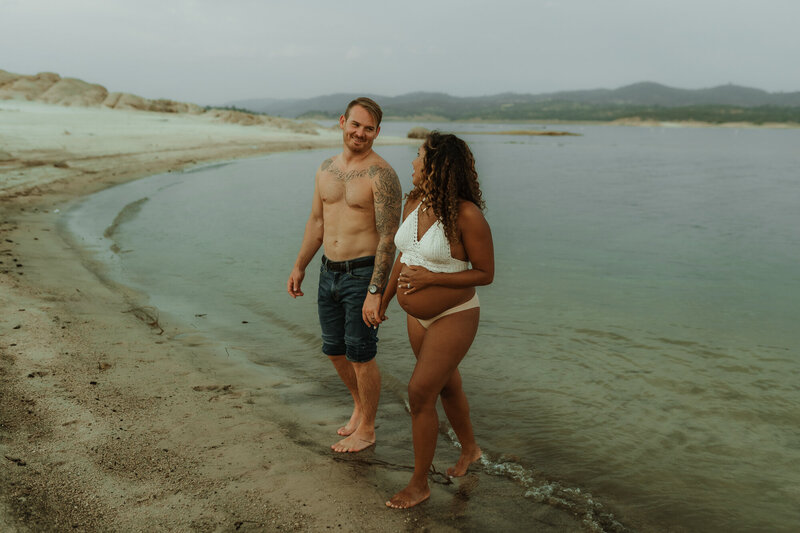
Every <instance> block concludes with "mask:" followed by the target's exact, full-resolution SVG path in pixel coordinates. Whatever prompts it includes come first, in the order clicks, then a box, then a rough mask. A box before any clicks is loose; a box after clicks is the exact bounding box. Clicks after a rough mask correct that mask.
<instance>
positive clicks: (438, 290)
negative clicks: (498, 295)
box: [397, 265, 475, 320]
mask: <svg viewBox="0 0 800 533" xmlns="http://www.w3.org/2000/svg"><path fill="white" fill-rule="evenodd" d="M435 276H436V274H435V273H433V272H431V271H429V270H427V269H426V268H424V267H420V266H408V265H403V270H402V271H401V272H400V277H399V278H398V282H397V303H399V304H400V307H402V308H403V310H404V311H405V312H406V313H408V314H409V315H411V316H413V317H416V318H422V319H423V320H424V319H428V318H433V317H435V316H436V315H438V314H440V313H441V312H443V311H446V310H447V309H450V308H451V307H455V306H456V305H458V304H461V303H464V302H466V301H467V300H469V299H470V298H472V295H473V294H475V288H474V287H464V288H458V289H455V288H450V287H442V286H439V285H434V284H433V281H434V280H435ZM409 284H410V285H411V287H410V288H409V287H408V285H409Z"/></svg>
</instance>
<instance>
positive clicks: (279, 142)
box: [0, 101, 582, 531]
mask: <svg viewBox="0 0 800 533" xmlns="http://www.w3.org/2000/svg"><path fill="white" fill-rule="evenodd" d="M10 108H13V109H18V110H16V111H15V110H9V109H10ZM0 140H2V146H3V148H2V150H3V152H2V153H0V179H2V181H0V261H2V264H0V331H2V337H0V391H2V398H0V494H2V496H0V529H3V531H7V530H8V531H28V530H42V529H45V530H66V529H73V528H77V529H79V530H90V531H92V530H125V531H145V530H147V531H150V530H175V529H178V530H188V529H200V530H262V531H263V530H282V531H286V530H289V531H324V530H338V531H364V530H367V531H406V530H408V531H414V530H421V529H423V528H427V529H428V530H436V531H453V530H455V529H454V528H453V527H452V526H451V525H449V520H443V517H441V516H438V515H436V514H435V513H429V512H426V509H428V510H430V509H431V507H430V506H429V507H426V506H421V507H419V508H416V509H413V510H410V511H408V512H396V511H392V510H387V509H384V508H383V502H384V501H385V499H386V498H387V497H388V496H389V494H387V493H385V491H384V490H383V487H382V486H381V483H379V481H380V479H379V477H380V476H385V475H386V474H385V473H382V472H380V471H378V469H379V467H376V466H369V465H371V463H370V462H369V458H368V457H367V458H366V460H364V461H361V460H359V458H360V457H363V456H364V454H356V455H352V456H343V457H339V456H335V454H333V453H332V452H330V451H329V450H327V445H328V444H329V443H328V442H327V441H321V440H320V436H319V434H320V430H319V428H313V427H309V428H305V427H300V426H297V425H292V424H286V423H284V422H282V421H281V417H280V416H278V414H279V411H280V410H281V404H280V402H279V401H278V400H277V395H276V394H275V393H273V392H272V391H271V390H270V387H269V385H268V384H265V383H264V376H263V375H262V374H260V373H257V372H248V371H247V370H243V368H242V365H241V364H240V363H239V362H238V361H236V360H235V358H232V359H223V358H220V357H218V356H217V355H216V354H215V353H214V350H212V349H209V347H208V346H203V345H198V344H196V343H193V342H191V341H187V340H186V339H181V337H182V336H183V335H182V334H183V333H185V331H183V330H181V329H180V328H181V326H180V325H179V324H173V323H171V322H170V321H169V319H166V320H162V321H161V322H159V321H158V320H156V321H153V320H152V316H148V315H147V314H144V313H141V312H136V309H135V308H134V307H133V303H134V301H135V300H134V299H133V298H130V297H129V296H128V295H126V294H125V293H124V291H121V290H120V288H119V287H117V286H115V285H114V284H113V283H109V282H108V281H106V280H103V279H102V277H100V276H98V275H97V274H95V273H94V272H93V271H92V270H91V269H90V268H87V266H86V264H85V260H84V259H83V257H82V252H81V250H80V249H79V248H78V247H77V246H76V245H75V244H74V243H71V242H70V240H69V239H66V240H65V239H64V236H63V235H62V234H61V231H60V230H59V224H60V220H61V213H62V212H63V211H65V210H66V207H67V206H68V205H70V204H72V203H74V202H76V201H79V200H80V199H81V198H82V197H84V196H87V195H89V194H92V193H94V192H98V191H100V190H102V189H105V188H108V187H112V186H115V185H118V184H121V183H125V182H128V181H132V180H135V179H139V178H142V177H146V176H150V175H154V174H160V173H165V172H170V171H178V170H185V169H188V168H193V167H196V166H199V165H205V164H210V163H214V162H221V161H230V160H234V159H240V158H245V157H254V156H262V155H265V154H267V153H271V152H276V151H289V150H303V149H314V148H331V149H332V150H336V149H339V148H340V146H341V136H340V134H339V133H338V132H331V131H328V132H326V131H325V130H324V128H320V131H319V134H318V135H316V136H315V135H311V134H308V133H298V132H294V131H291V130H288V129H281V128H278V127H274V126H242V125H238V124H225V123H221V122H219V121H216V120H214V119H213V118H212V117H204V116H197V115H176V114H169V113H152V112H142V111H120V110H103V109H92V108H64V107H60V106H50V105H45V104H29V103H19V102H11V103H7V102H2V101H0ZM382 141H383V142H382V143H377V144H378V145H380V144H385V143H386V142H414V141H407V140H403V139H400V138H396V139H382ZM310 356H311V355H310ZM326 437H327V435H326ZM328 438H332V437H328ZM365 465H367V466H365ZM401 475H402V476H405V475H406V473H405V472H402V473H401ZM433 488H434V489H435V491H436V492H437V493H438V494H437V497H438V498H442V497H443V496H444V495H447V494H450V495H451V497H452V498H454V497H455V495H457V494H456V493H458V492H459V490H460V489H459V484H458V482H456V483H455V484H454V486H451V487H447V488H440V487H438V486H436V487H433ZM462 488H463V487H462ZM464 490H466V489H464ZM454 494H455V495H454ZM462 496H463V495H462ZM531 505H532V509H531V515H532V519H533V520H536V521H537V522H538V523H540V524H541V526H542V528H543V529H541V530H542V531H548V530H552V531H580V530H582V527H581V525H580V520H579V519H578V518H576V517H572V516H571V515H569V514H568V513H565V512H563V511H559V510H557V509H555V508H553V507H551V506H548V505H546V504H534V503H531ZM432 515H433V516H432ZM548 524H549V525H548Z"/></svg>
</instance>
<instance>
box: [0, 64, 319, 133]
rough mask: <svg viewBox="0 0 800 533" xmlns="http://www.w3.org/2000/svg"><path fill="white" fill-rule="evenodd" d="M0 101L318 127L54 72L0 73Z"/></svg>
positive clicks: (306, 128)
mask: <svg viewBox="0 0 800 533" xmlns="http://www.w3.org/2000/svg"><path fill="white" fill-rule="evenodd" d="M0 100H28V101H32V102H45V103H48V104H58V105H65V106H84V107H99V106H104V107H109V108H111V109H132V110H137V111H153V112H158V113H189V114H193V115H200V114H204V113H205V114H208V115H209V116H211V117H213V118H216V119H218V120H219V121H220V122H227V123H230V124H241V125H243V126H254V125H269V126H272V127H277V128H281V129H286V130H290V131H293V132H295V133H307V134H312V135H316V134H318V131H317V130H318V129H319V125H317V124H314V123H313V122H298V121H296V120H291V119H286V118H277V117H270V116H267V115H256V114H252V113H245V112H242V111H232V110H224V109H210V110H208V111H206V110H205V109H203V108H202V107H200V106H199V105H197V104H190V103H186V102H176V101H174V100H166V99H157V100H150V99H148V98H142V97H141V96H136V95H135V94H129V93H120V92H112V93H109V92H108V90H107V89H106V88H105V87H103V86H102V85H97V84H92V83H87V82H85V81H83V80H79V79H75V78H62V77H61V76H59V75H58V74H55V73H53V72H40V73H39V74H35V75H32V76H26V75H23V74H14V73H12V72H7V71H5V70H0Z"/></svg>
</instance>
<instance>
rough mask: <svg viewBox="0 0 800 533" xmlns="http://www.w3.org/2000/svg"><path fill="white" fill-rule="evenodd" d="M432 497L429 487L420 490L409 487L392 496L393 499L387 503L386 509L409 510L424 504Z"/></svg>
mask: <svg viewBox="0 0 800 533" xmlns="http://www.w3.org/2000/svg"><path fill="white" fill-rule="evenodd" d="M430 495H431V489H430V488H428V487H425V488H424V489H422V490H420V489H415V488H411V486H410V485H409V486H408V487H406V488H404V489H403V490H401V491H400V492H398V493H397V494H395V495H394V496H392V498H391V499H390V500H389V501H388V502H386V507H391V508H392V509H408V508H410V507H414V506H415V505H419V504H420V503H422V502H424V501H425V500H427V499H428V498H429V497H430Z"/></svg>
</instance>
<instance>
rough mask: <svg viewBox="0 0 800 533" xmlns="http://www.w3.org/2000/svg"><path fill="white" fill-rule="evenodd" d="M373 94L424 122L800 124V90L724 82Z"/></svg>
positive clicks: (301, 102) (310, 110)
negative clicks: (527, 91)
mask: <svg viewBox="0 0 800 533" xmlns="http://www.w3.org/2000/svg"><path fill="white" fill-rule="evenodd" d="M356 96H358V95H355V94H332V95H327V96H318V97H315V98H309V99H291V100H275V99H261V100H248V101H240V102H236V103H235V104H236V105H241V106H243V107H247V108H249V109H255V110H258V111H262V112H266V113H269V114H273V115H278V116H290V117H301V118H320V117H326V118H332V119H335V118H338V117H339V114H340V113H341V112H342V110H343V109H344V107H345V106H346V105H347V102H349V101H350V100H352V99H353V98H355V97H356ZM370 96H372V97H374V98H375V99H376V100H377V101H378V102H379V103H380V104H381V107H383V111H384V116H386V117H392V118H400V119H414V120H419V119H420V118H421V117H426V118H431V119H437V118H441V119H443V120H503V121H509V120H567V121H613V120H619V119H631V118H640V119H644V120H658V121H678V120H681V121H683V120H695V121H701V122H710V123H717V124H719V123H725V122H753V123H756V124H762V123H765V122H779V123H780V122H784V123H789V122H791V123H800V92H791V93H768V92H766V91H762V90H760V89H753V88H748V87H739V86H736V85H723V86H719V87H713V88H709V89H676V88H673V87H667V86H665V85H660V84H657V83H636V84H633V85H628V86H626V87H620V88H619V89H596V90H588V91H564V92H558V93H549V94H515V93H503V94H496V95H490V96H478V97H457V96H450V95H448V94H443V93H424V92H418V93H409V94H404V95H400V96H392V97H384V96H376V95H370Z"/></svg>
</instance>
